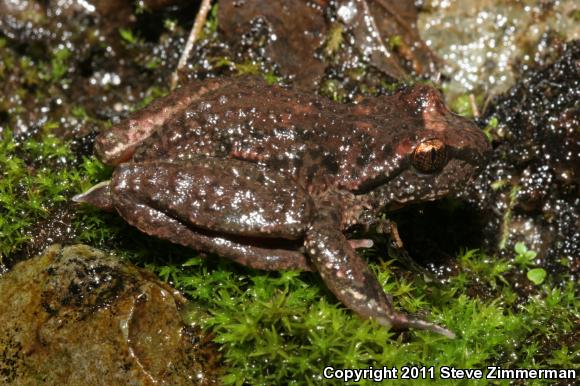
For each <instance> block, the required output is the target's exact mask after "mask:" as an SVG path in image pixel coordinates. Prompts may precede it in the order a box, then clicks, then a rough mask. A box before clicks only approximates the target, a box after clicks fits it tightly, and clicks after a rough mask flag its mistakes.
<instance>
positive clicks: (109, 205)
mask: <svg viewBox="0 0 580 386" xmlns="http://www.w3.org/2000/svg"><path fill="white" fill-rule="evenodd" d="M110 182H111V181H109V180H107V181H103V182H99V183H98V184H96V185H95V186H93V187H92V188H90V189H89V190H87V191H86V192H84V193H81V194H77V195H76V196H74V197H73V198H72V200H73V201H74V202H78V203H85V204H90V205H93V206H96V207H97V208H100V209H103V210H107V211H109V212H112V211H114V209H115V207H114V206H113V197H112V196H111V185H110Z"/></svg>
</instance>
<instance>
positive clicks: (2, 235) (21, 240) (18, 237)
mask: <svg viewBox="0 0 580 386" xmlns="http://www.w3.org/2000/svg"><path fill="white" fill-rule="evenodd" d="M104 175H106V171H105V168H104V167H103V165H102V164H101V163H100V162H99V161H97V160H96V159H94V158H83V159H82V160H81V161H78V160H77V159H76V156H75V155H74V154H73V152H72V151H71V149H70V147H69V146H68V144H67V143H66V142H64V141H62V140H60V139H58V138H56V137H54V136H53V135H50V134H46V135H43V136H41V137H40V138H21V139H17V138H14V137H13V136H12V134H11V133H10V132H9V131H5V132H2V133H0V263H2V262H3V261H4V259H5V258H6V257H7V256H9V255H11V254H13V253H15V252H17V251H19V250H20V249H21V248H23V247H25V246H26V247H27V249H30V246H29V245H27V243H30V242H31V241H32V239H33V237H34V236H35V232H33V231H32V229H33V227H35V226H37V225H38V224H41V223H42V222H43V221H49V220H50V219H51V217H54V216H55V210H56V209H57V208H62V207H69V208H70V206H71V204H70V197H71V196H72V195H73V194H74V193H76V192H78V191H81V190H83V189H87V188H88V187H90V186H91V184H93V183H94V182H95V181H98V180H99V179H101V178H103V176H104ZM70 209H71V210H72V208H70ZM64 225H65V226H66V225H67V224H64ZM47 226H49V225H48V224H47ZM37 231H40V230H38V229H37ZM73 234H74V231H73V230H72V229H71V230H70V233H69V235H68V236H72V235H73ZM50 241H51V240H45V241H44V243H50ZM55 241H57V240H52V242H55ZM42 247H43V246H39V247H38V248H33V249H34V250H35V251H36V250H37V249H42Z"/></svg>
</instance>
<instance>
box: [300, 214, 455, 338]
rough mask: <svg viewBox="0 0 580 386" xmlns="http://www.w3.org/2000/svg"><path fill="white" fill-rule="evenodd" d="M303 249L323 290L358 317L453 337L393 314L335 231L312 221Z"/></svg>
mask: <svg viewBox="0 0 580 386" xmlns="http://www.w3.org/2000/svg"><path fill="white" fill-rule="evenodd" d="M321 211H322V210H321ZM305 246H306V250H307V253H308V255H309V256H310V258H311V260H312V262H313V264H314V265H315V266H316V268H317V270H318V271H319V272H320V276H321V277H322V279H323V280H324V282H325V283H326V285H327V287H328V288H329V289H330V290H331V291H332V292H333V293H334V294H335V295H336V297H337V298H338V299H339V300H340V301H341V302H342V303H343V304H344V305H345V306H347V307H348V308H350V309H352V310H354V311H355V312H356V313H358V314H359V315H360V316H362V317H364V318H372V319H375V320H377V321H378V322H379V323H380V324H382V325H384V326H387V327H391V328H394V329H406V328H417V329H423V330H430V331H433V332H437V333H439V334H442V335H444V336H447V337H449V338H454V337H455V334H453V332H451V331H449V330H447V329H445V328H443V327H440V326H438V325H436V324H433V323H429V322H426V321H423V320H419V319H413V318H411V317H409V316H407V315H405V314H402V313H399V312H397V311H395V310H394V309H393V306H392V304H391V302H390V300H389V298H388V296H387V295H386V294H385V292H384V291H383V289H382V288H381V286H380V284H379V282H378V280H377V278H376V277H375V275H374V274H373V273H372V272H371V271H370V269H369V268H368V266H367V264H366V263H365V262H364V261H363V260H362V259H361V258H360V257H359V256H358V255H357V254H356V253H355V251H354V249H353V248H352V247H351V245H350V243H349V242H348V240H347V239H346V238H345V237H344V235H343V234H342V233H341V232H340V231H339V230H338V227H335V226H333V224H331V223H327V222H324V221H315V222H314V224H313V225H312V227H311V228H310V229H309V230H308V231H307V235H306V241H305Z"/></svg>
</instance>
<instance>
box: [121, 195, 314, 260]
mask: <svg viewBox="0 0 580 386" xmlns="http://www.w3.org/2000/svg"><path fill="white" fill-rule="evenodd" d="M121 200H123V199H121ZM119 204H120V205H119V206H118V208H117V211H118V212H119V214H120V215H121V217H123V218H124V219H125V220H126V221H127V222H128V223H129V224H131V225H133V226H134V227H136V228H138V229H139V230H140V231H141V232H143V233H146V234H148V235H151V236H156V237H159V238H161V239H163V240H167V241H170V242H172V243H174V244H179V245H183V246H185V247H189V248H192V249H195V250H198V251H204V252H210V253H215V254H217V255H220V256H223V257H226V258H228V259H230V260H233V261H235V262H236V263H238V264H242V265H245V266H247V267H250V268H254V269H263V270H281V269H296V270H301V271H312V270H313V268H312V265H311V264H310V262H309V261H308V259H307V258H306V257H305V256H304V254H302V253H300V252H299V251H292V250H285V249H270V248H261V247H257V246H252V245H244V244H240V243H237V242H235V241H231V240H229V239H227V238H224V237H217V236H208V235H204V234H201V233H197V232H195V231H193V230H191V229H190V228H189V227H187V226H186V225H184V224H182V223H181V222H179V221H177V220H175V219H174V218H172V217H170V216H168V215H167V214H165V213H163V212H161V211H159V210H156V209H153V208H151V207H148V206H146V205H143V204H137V203H134V202H133V201H131V200H127V201H125V202H121V203H119Z"/></svg>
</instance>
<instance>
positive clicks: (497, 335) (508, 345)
mask: <svg viewBox="0 0 580 386" xmlns="http://www.w3.org/2000/svg"><path fill="white" fill-rule="evenodd" d="M459 264H460V271H461V273H460V274H459V275H457V276H453V277H450V278H449V279H448V281H447V283H446V284H445V285H433V284H428V283H426V282H425V281H423V280H422V279H421V278H418V277H417V278H414V279H413V281H408V280H406V279H404V278H401V277H400V275H397V276H395V275H393V274H392V272H391V270H390V269H389V268H388V266H387V265H385V264H383V265H381V266H378V265H373V268H374V269H375V271H376V272H377V273H378V276H379V280H380V282H381V283H382V285H383V287H384V288H385V290H386V291H387V292H388V293H390V294H392V295H393V296H394V298H395V301H397V302H398V303H399V305H398V306H399V307H400V308H402V309H404V310H406V311H407V312H411V313H422V312H427V311H430V312H431V316H430V317H429V319H431V320H435V321H437V322H438V323H441V324H442V325H445V326H447V327H449V328H450V329H452V330H453V331H455V332H456V333H458V335H459V337H458V338H457V339H455V340H449V339H446V338H443V337H440V336H437V335H435V334H432V333H429V332H424V331H408V332H403V333H394V332H390V331H387V330H386V329H385V328H383V327H381V326H380V325H378V324H377V323H375V322H372V321H362V320H360V319H359V318H358V317H357V316H356V315H354V314H353V313H352V312H350V311H349V310H346V309H345V308H344V307H342V306H341V305H340V304H338V303H337V302H336V300H335V299H334V298H333V297H332V296H331V295H329V293H328V292H327V291H326V290H325V289H324V285H323V283H322V282H321V281H320V280H319V279H318V277H317V276H316V275H314V274H300V273H297V272H293V271H289V272H281V273H264V272H258V271H253V270H249V269H243V268H239V267H237V266H235V265H233V264H230V263H228V262H225V261H223V260H219V261H217V262H216V261H215V260H207V261H206V260H202V259H199V258H193V259H189V260H188V261H187V262H186V263H184V264H182V265H181V266H176V265H166V266H155V267H152V268H153V269H154V270H155V271H156V272H157V273H158V274H159V275H160V276H161V277H163V278H165V279H166V280H169V281H171V282H172V283H174V284H175V285H177V286H178V287H180V288H182V289H183V290H184V291H185V292H186V293H187V294H188V295H189V296H190V297H191V298H192V299H193V300H194V301H195V302H196V303H199V304H202V305H204V306H205V308H206V309H207V314H204V315H199V314H195V315H190V317H191V319H192V320H198V321H200V323H201V324H202V325H203V327H204V328H208V329H211V330H212V331H213V332H214V334H216V338H215V341H217V342H219V343H222V344H224V346H223V349H224V357H225V361H226V365H227V375H226V376H225V378H224V382H225V383H227V384H243V383H249V384H278V383H287V382H290V383H291V384H292V383H293V384H315V383H318V382H320V381H321V380H322V370H323V368H324V367H325V366H333V367H335V368H368V367H369V366H374V367H382V366H388V367H392V366H395V367H398V368H399V369H401V368H402V366H412V365H414V366H435V367H436V368H438V366H453V367H456V368H485V367H486V366H487V365H501V366H503V367H506V368H507V367H509V368H516V367H517V368H522V367H531V368H554V367H556V368H567V367H568V368H570V367H571V364H572V363H571V362H572V361H573V358H574V357H575V356H576V358H577V356H578V355H580V352H579V347H578V345H577V342H576V343H575V345H576V346H574V347H573V345H569V344H567V343H564V342H571V341H573V336H574V320H576V319H577V318H578V313H577V310H578V301H577V299H576V298H575V295H574V284H573V281H572V280H571V279H570V278H567V280H564V281H561V282H560V283H554V281H553V280H550V279H554V278H547V283H546V284H544V285H542V286H535V287H534V296H531V297H530V298H528V299H522V298H521V297H520V296H519V294H518V293H517V291H518V288H516V286H514V284H513V283H514V282H513V281H511V280H508V278H509V277H510V275H514V274H517V273H518V272H519V269H518V267H517V265H516V263H514V262H512V261H510V260H507V259H503V260H502V259H495V258H491V257H490V256H486V255H485V254H482V253H480V252H477V251H468V252H466V253H463V254H462V255H461V256H460V257H459ZM545 347H551V349H549V350H546V349H545ZM437 371H438V370H437ZM436 374H437V372H436ZM436 378H437V377H436ZM440 381H441V380H440ZM446 382H447V381H446ZM487 382H488V381H487V380H483V381H482V382H480V384H488V383H487ZM424 383H425V384H426V383H427V381H425V382H424ZM456 383H457V384H460V383H461V382H459V381H458V382H456ZM419 384H421V381H419ZM446 384H448V383H446Z"/></svg>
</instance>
